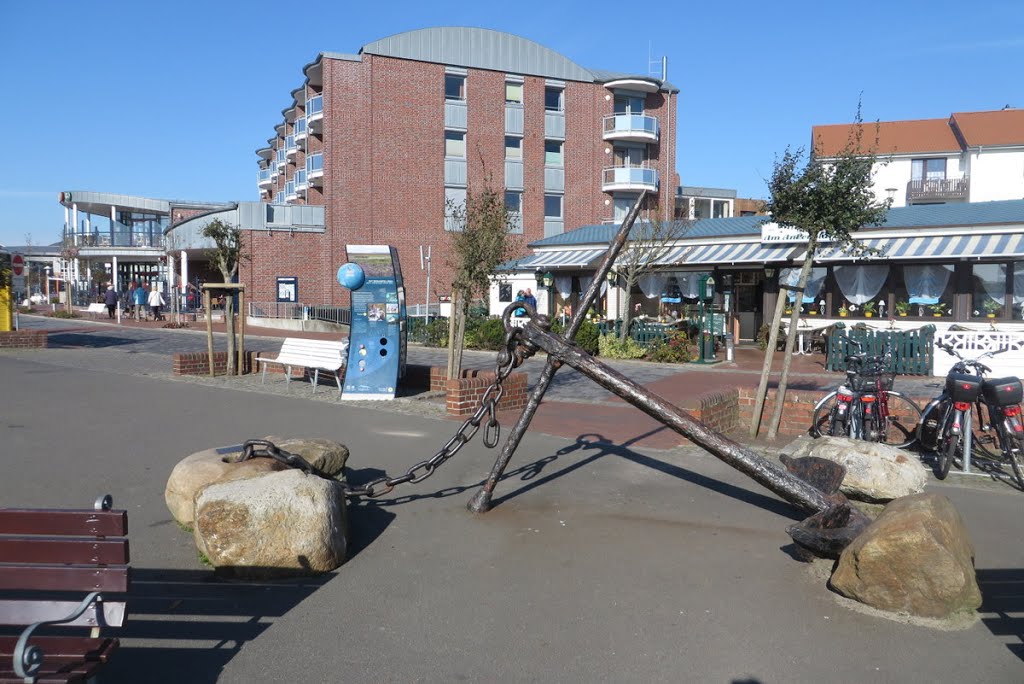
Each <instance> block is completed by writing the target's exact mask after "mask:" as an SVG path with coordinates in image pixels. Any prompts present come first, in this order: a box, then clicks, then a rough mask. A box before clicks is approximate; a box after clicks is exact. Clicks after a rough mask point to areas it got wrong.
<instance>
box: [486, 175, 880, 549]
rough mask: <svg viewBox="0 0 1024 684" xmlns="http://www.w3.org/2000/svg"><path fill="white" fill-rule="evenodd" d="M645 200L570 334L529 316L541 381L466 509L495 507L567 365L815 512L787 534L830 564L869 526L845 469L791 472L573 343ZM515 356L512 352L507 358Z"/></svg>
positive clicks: (526, 339) (529, 342)
mask: <svg viewBox="0 0 1024 684" xmlns="http://www.w3.org/2000/svg"><path fill="white" fill-rule="evenodd" d="M645 194H646V193H641V195H640V197H639V198H637V201H636V204H634V205H633V208H632V209H630V212H629V214H628V215H627V217H626V220H625V221H623V223H622V226H621V228H620V229H619V231H618V233H617V234H616V236H615V238H614V239H613V240H612V242H611V244H610V246H609V249H608V252H607V254H606V255H605V258H604V260H603V261H602V262H601V265H600V266H599V267H598V269H597V272H596V274H595V276H594V278H593V280H591V283H590V286H589V287H588V288H587V291H586V293H585V294H584V296H583V298H582V302H581V304H580V305H579V306H578V307H577V308H576V311H575V312H574V313H573V316H572V318H571V319H570V321H569V324H568V326H567V327H566V329H565V335H564V336H561V335H556V334H554V333H551V332H550V330H549V328H550V326H551V321H550V320H549V318H548V317H547V316H543V315H537V314H536V312H534V311H532V310H529V309H530V307H527V308H528V313H529V315H530V319H529V320H528V321H527V323H526V325H525V326H523V327H521V328H519V329H518V331H516V332H515V334H516V335H518V346H517V347H516V350H515V353H514V356H515V358H516V365H517V366H518V365H519V364H521V363H522V362H523V361H524V360H525V359H526V358H527V357H529V356H532V355H533V354H535V353H536V352H537V351H539V350H543V351H544V352H546V353H547V360H546V362H545V364H544V369H543V370H542V371H541V375H540V379H539V381H538V383H537V385H536V387H535V388H534V390H533V392H532V393H531V394H530V397H529V399H528V401H527V404H526V407H525V408H524V409H523V412H522V413H521V414H520V416H519V418H518V420H517V421H516V423H515V425H513V427H512V428H511V430H510V431H509V435H508V438H507V439H506V441H505V444H504V446H503V448H502V451H501V454H500V455H499V456H498V458H497V460H496V461H495V463H494V465H493V466H492V468H491V471H490V473H489V474H488V476H487V479H486V480H485V481H484V484H483V485H482V486H481V487H480V489H479V490H478V491H477V493H476V494H475V495H474V496H473V497H472V498H471V499H470V500H469V502H468V503H467V507H468V508H469V509H470V510H471V511H473V512H474V513H484V512H486V511H488V510H490V508H491V502H492V498H493V494H494V489H495V487H496V486H497V484H498V481H499V480H500V478H501V476H502V473H503V472H504V471H505V468H506V467H508V464H509V461H510V460H511V458H512V456H513V455H514V454H515V451H516V449H517V448H518V446H519V443H520V442H521V441H522V438H523V435H524V434H525V433H526V430H527V428H528V427H529V425H530V422H531V420H532V419H533V416H534V414H536V412H537V408H538V407H539V406H540V403H541V400H542V399H543V397H544V394H545V393H546V392H547V389H548V386H549V385H550V383H551V380H552V378H553V377H554V375H555V372H556V371H557V370H558V368H560V367H561V366H562V365H563V364H566V365H568V366H570V367H572V368H575V369H576V370H578V371H579V372H581V373H583V374H584V375H585V376H587V377H588V378H590V379H591V380H593V381H594V382H596V383H597V384H598V385H600V386H601V387H604V388H605V389H607V390H608V391H610V392H612V393H613V394H615V395H617V396H619V397H620V398H622V399H623V400H625V401H627V402H629V403H630V404H632V405H633V406H635V407H636V408H638V409H640V410H641V411H643V412H644V413H646V414H647V415H649V416H651V417H652V418H654V419H655V420H657V421H659V422H661V423H662V424H663V425H665V426H666V427H669V428H671V429H672V430H674V431H676V432H677V433H679V434H681V435H683V436H684V437H686V438H687V439H689V440H690V441H692V442H693V443H695V444H697V445H698V446H701V447H703V448H704V449H705V450H707V451H708V452H710V453H711V454H712V455H714V456H716V457H717V458H719V459H721V460H722V461H724V462H725V463H727V464H728V465H730V466H732V467H734V468H736V469H737V470H739V471H740V472H742V473H744V474H745V475H747V476H749V477H750V478H752V479H753V480H755V481H756V482H758V483H760V484H761V485H763V486H764V487H766V488H767V489H769V490H771V491H772V492H774V493H776V494H777V495H779V496H780V497H782V498H783V499H784V500H786V501H788V502H790V503H792V504H794V505H795V506H797V507H798V508H800V509H801V510H803V511H806V512H808V513H810V514H811V515H810V517H808V518H806V519H805V520H804V521H802V522H800V523H797V524H796V525H792V526H790V527H789V528H787V530H786V531H787V532H788V533H789V535H790V536H791V537H792V538H793V540H794V541H795V542H796V543H797V546H798V547H799V548H801V549H806V550H809V551H811V552H813V553H815V554H817V555H822V556H826V557H830V558H836V557H838V555H839V553H840V552H841V551H842V549H843V548H845V547H846V546H847V545H849V543H850V542H851V541H853V539H854V538H855V537H856V536H857V535H858V534H860V532H861V531H862V530H863V529H864V528H865V527H866V526H867V525H868V523H869V522H870V521H869V519H868V518H867V516H865V515H864V514H863V513H861V512H860V511H859V510H858V509H856V508H854V507H852V506H851V505H850V502H849V501H848V500H847V499H846V497H845V496H844V495H843V494H842V493H841V492H840V491H839V486H840V485H841V484H842V481H843V477H845V475H846V469H845V468H844V467H843V466H841V465H839V464H837V463H834V462H832V461H828V460H825V459H821V458H814V457H806V458H801V459H787V458H783V459H782V463H783V465H784V466H785V468H783V467H780V466H779V465H777V464H775V463H774V462H772V461H769V460H767V459H765V458H763V457H762V456H760V455H758V454H757V453H755V452H754V451H752V450H751V449H748V448H747V447H745V446H743V445H741V444H739V443H737V442H735V441H733V440H731V439H729V438H727V437H725V436H724V435H722V434H720V433H718V432H715V431H714V430H712V429H711V428H709V427H708V426H707V425H705V424H704V423H702V422H701V421H699V420H697V419H695V418H693V417H691V416H689V415H687V414H686V413H684V412H683V411H682V409H680V408H679V407H678V406H675V405H674V404H672V403H671V402H669V401H667V400H666V399H663V398H662V397H659V396H658V395H657V394H655V393H654V392H651V391H650V390H648V389H647V388H645V387H643V386H641V385H638V384H637V383H635V382H633V381H632V380H630V379H629V378H627V377H625V376H624V375H622V374H620V373H618V372H617V371H615V370H614V369H612V368H610V367H608V366H606V365H605V364H603V363H601V362H600V361H599V360H597V359H595V358H593V357H592V356H590V355H589V354H587V353H586V352H584V351H582V350H581V349H579V348H578V347H576V346H575V345H574V344H573V338H574V337H575V335H576V332H577V331H578V330H579V327H580V325H581V324H582V323H583V317H584V313H585V312H586V311H588V310H589V309H590V306H591V304H592V303H593V302H594V301H595V300H596V298H597V293H598V289H599V287H600V285H601V283H603V282H604V279H605V276H606V275H607V273H608V272H609V271H610V270H611V268H612V265H613V264H614V262H615V258H616V256H617V255H618V254H619V252H620V251H621V250H622V248H623V245H624V244H625V242H626V239H627V237H628V235H629V232H630V229H631V228H632V226H633V223H634V222H635V221H636V219H637V216H638V215H639V213H640V206H641V203H642V202H643V199H644V196H645ZM522 305H523V304H522V302H513V303H512V304H511V305H509V307H507V308H506V309H505V312H504V314H503V320H504V323H505V330H506V331H507V332H510V333H511V332H513V326H512V323H511V314H512V311H513V309H514V308H515V307H519V306H522ZM502 353H508V352H502Z"/></svg>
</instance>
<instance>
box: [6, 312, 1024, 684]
mask: <svg viewBox="0 0 1024 684" xmlns="http://www.w3.org/2000/svg"><path fill="white" fill-rule="evenodd" d="M22 322H23V323H24V325H25V327H29V328H34V327H46V328H48V329H51V330H52V331H53V332H52V333H51V346H52V348H51V349H47V350H23V351H12V352H2V353H0V378H3V387H4V388H5V391H4V392H3V393H2V395H0V415H2V419H0V445H2V446H0V450H2V453H3V456H4V458H3V461H4V463H5V464H6V465H7V466H8V470H7V474H6V476H5V477H3V478H2V479H0V501H2V502H3V505H4V506H62V507H72V506H75V507H77V506H88V505H91V503H92V501H93V500H94V499H95V497H96V496H97V495H98V494H102V493H110V494H112V495H113V497H114V500H115V503H116V505H117V507H123V508H125V509H127V510H128V516H129V528H130V532H129V536H130V540H131V553H132V567H133V573H134V574H133V586H132V593H131V595H130V597H129V610H130V616H129V619H128V621H127V625H126V627H125V628H124V629H123V630H122V631H121V636H122V650H121V651H120V652H119V653H118V654H117V655H116V657H115V658H114V659H113V662H112V663H111V667H110V668H109V669H108V671H107V676H106V677H105V678H104V681H106V682H143V681H145V682H198V683H205V682H239V683H241V682H282V681H300V680H301V681H311V682H328V681H332V682H333V681H339V682H341V681H344V682H451V681H472V682H484V681H487V682H491V681H500V682H527V681H530V682H690V681H692V682H764V683H768V682H851V681H866V680H871V681H880V682H934V681H950V680H954V679H955V680H961V681H984V682H1020V681H1022V680H1024V532H1022V526H1021V512H1022V511H1024V494H1022V493H1021V492H1019V491H1017V490H1015V489H1013V488H1012V487H1010V486H1008V485H1005V484H1004V483H993V482H988V481H984V480H980V479H964V478H961V479H957V480H951V481H949V483H938V482H935V483H933V484H932V485H930V489H931V490H932V491H936V492H940V493H942V494H944V495H947V496H949V497H950V498H951V499H952V500H953V502H954V503H955V504H956V506H957V507H958V509H959V510H960V512H961V515H962V516H963V517H964V520H965V523H966V525H967V527H968V529H969V531H970V533H971V536H972V539H973V541H974V544H975V546H976V565H977V568H978V579H979V583H980V584H981V588H982V592H983V595H984V597H985V604H984V605H983V607H982V609H981V611H979V618H980V619H979V620H977V621H976V622H974V623H973V624H971V625H969V626H966V627H964V628H962V629H958V630H943V629H934V628H932V627H927V626H922V625H919V624H912V623H909V622H907V621H899V620H893V619H887V618H883V617H880V616H877V615H873V614H870V613H869V612H868V611H866V610H865V609H863V608H860V607H859V606H857V605H855V604H852V603H850V602H848V601H845V600H843V599H840V598H838V597H837V596H836V595H835V594H833V593H832V592H830V591H829V590H828V589H827V587H826V583H825V581H826V578H827V576H828V571H829V565H828V564H826V563H824V562H818V563H814V564H804V563H800V562H798V561H797V560H795V559H794V558H793V557H792V556H791V555H790V553H789V548H790V539H789V537H788V536H787V535H786V533H785V527H786V526H787V525H789V524H791V523H792V522H793V521H794V520H799V519H800V518H801V517H802V516H801V515H800V514H799V513H798V512H797V511H795V510H794V509H793V508H792V507H790V506H789V505H788V504H785V503H784V502H782V501H780V500H779V499H778V498H776V497H775V496H774V495H772V494H771V493H769V492H767V491H766V490H764V489H762V488H761V487H760V486H758V485H756V484H755V483H754V482H752V481H750V480H748V479H747V478H745V477H744V476H742V475H741V474H739V473H738V472H736V471H734V470H732V469H731V468H729V467H728V466H726V465H724V464H723V463H721V462H720V461H718V460H717V459H715V458H714V457H712V456H710V455H708V454H706V453H705V452H703V451H702V450H700V449H697V448H694V447H679V446H673V447H671V448H656V447H655V446H652V444H654V442H652V438H651V436H650V435H647V434H646V433H643V432H637V430H640V429H642V425H641V424H639V423H636V424H631V425H628V426H626V427H622V426H620V425H616V424H614V423H612V422H609V421H607V419H606V418H600V417H599V418H596V419H594V420H592V421H591V423H590V424H589V425H588V426H586V429H580V428H579V427H578V423H577V422H576V421H568V420H560V419H559V415H561V414H563V413H566V414H567V413H570V412H571V413H572V414H574V415H575V414H577V413H580V414H583V415H586V412H587V407H588V406H589V407H591V408H592V409H594V415H597V416H605V415H606V414H605V413H601V412H600V411H597V410H596V409H598V408H607V409H608V410H609V411H610V410H611V408H610V407H613V406H614V405H615V404H616V403H621V402H618V400H617V399H616V398H614V397H610V396H609V395H608V394H607V393H606V392H605V391H604V390H601V389H600V388H597V387H596V386H595V385H593V383H590V381H588V380H586V379H585V378H582V377H580V376H579V375H578V374H576V373H574V372H566V371H565V370H564V369H563V370H562V371H559V374H558V375H557V376H556V382H555V384H554V386H553V388H552V391H551V392H550V394H549V398H548V400H547V401H545V403H544V404H543V405H542V406H541V409H540V413H539V415H538V423H541V421H542V416H546V417H544V418H543V420H546V421H548V422H546V423H543V424H541V425H539V427H538V429H536V430H531V431H530V432H529V433H528V434H527V436H526V439H525V440H524V442H523V444H522V445H521V447H520V448H519V450H518V452H517V454H516V457H515V459H514V460H513V462H512V465H511V466H510V468H509V471H508V473H507V476H506V478H505V480H504V481H503V482H502V483H501V484H500V485H499V488H498V490H497V493H496V494H497V498H496V507H495V508H494V510H492V511H491V512H489V513H487V514H484V515H479V516H477V515H473V514H471V513H469V512H468V511H467V510H466V508H465V504H466V501H467V500H468V499H469V497H470V496H471V495H472V493H473V492H474V491H475V490H476V487H477V485H478V484H479V482H480V480H481V479H482V478H483V476H484V475H485V474H486V472H487V470H488V469H489V468H490V465H491V463H492V462H493V460H494V458H495V457H496V455H497V452H496V451H489V450H487V449H485V448H484V447H483V446H482V445H481V444H480V440H479V439H477V440H475V441H474V442H473V443H471V444H470V445H468V446H467V447H466V448H465V449H463V450H462V451H461V452H459V454H458V455H457V456H456V457H455V458H454V459H452V460H451V461H449V462H448V463H447V464H445V465H444V466H443V467H442V468H440V469H439V470H438V471H437V473H436V475H434V477H432V478H431V479H429V480H427V481H425V482H423V483H420V484H418V485H406V486H404V487H402V488H400V489H396V490H395V491H394V492H393V494H392V495H389V496H386V497H384V498H383V499H381V500H376V501H363V502H357V503H354V504H353V505H352V506H350V526H351V543H352V547H353V548H352V552H351V558H350V560H349V561H348V562H347V563H346V564H345V565H343V566H342V567H341V568H340V569H338V570H337V571H336V572H334V573H331V574H329V575H327V576H324V577H320V578H316V579H308V580H295V581H285V582H274V583H264V584H253V583H241V582H222V581H217V580H215V579H214V578H213V576H212V572H211V571H210V570H209V569H208V568H206V567H204V566H203V565H202V564H201V563H200V561H199V560H198V558H197V555H196V551H195V547H194V545H193V543H192V540H191V536H190V535H189V534H188V533H186V532H184V531H182V530H181V529H180V528H179V527H178V526H177V525H176V524H175V523H174V522H173V521H172V520H171V518H170V515H169V513H168V511H167V509H166V507H165V505H164V502H163V489H164V484H165V483H166V480H167V476H168V475H169V473H170V471H171V468H172V467H173V466H174V464H175V463H177V462H178V461H179V460H180V459H181V458H183V457H184V456H186V455H188V454H190V453H193V452H196V451H200V450H203V449H206V448H209V447H212V446H220V445H227V444H236V443H239V442H242V441H244V440H246V439H250V438H257V437H263V436H266V435H271V434H273V435H280V436H302V437H324V438H330V439H336V440H339V441H341V442H343V443H345V444H347V445H348V446H349V448H350V449H351V453H352V456H351V459H350V461H349V468H350V472H349V479H350V480H351V481H353V482H357V483H358V482H362V481H366V480H368V479H370V478H373V477H376V476H378V475H380V474H381V473H382V472H387V473H389V474H395V473H398V472H402V471H404V470H405V469H406V468H407V467H409V466H410V465H411V464H412V463H414V462H416V461H419V460H423V459H426V458H429V457H431V456H432V455H433V454H434V453H435V452H436V451H437V450H438V449H439V448H440V447H441V446H442V445H443V444H444V443H445V442H446V441H447V440H448V438H449V437H450V436H451V434H452V433H453V431H454V429H455V428H456V427H457V425H458V423H456V422H453V421H452V420H450V419H448V418H447V417H445V416H444V415H442V412H441V410H440V408H439V404H438V402H436V401H433V400H432V399H431V398H430V397H406V398H403V399H402V400H400V401H398V402H395V403H383V404H373V405H371V404H367V403H363V402H359V403H351V402H345V403H341V402H338V401H337V396H336V392H335V393H332V392H331V391H330V389H329V387H328V386H326V385H325V386H323V387H322V388H320V389H319V391H318V392H317V395H316V397H313V396H312V395H311V394H310V391H309V386H308V384H307V385H303V383H296V382H293V383H291V387H290V388H288V389H287V391H285V386H284V383H283V382H280V379H279V378H278V379H277V380H276V381H275V382H272V383H271V382H269V381H268V384H267V385H265V386H264V385H260V384H259V380H258V378H256V377H250V378H245V379H223V378H218V379H180V378H174V377H173V376H171V374H170V369H171V364H170V354H171V353H173V352H176V351H204V350H205V348H206V339H205V336H204V335H203V334H199V333H197V332H195V331H179V330H163V329H159V328H142V327H129V326H111V325H106V324H98V323H91V322H79V321H56V320H46V319H39V318H35V317H23V318H22ZM275 344H278V345H279V344H280V338H279V337H269V336H252V337H247V346H248V347H249V348H252V349H265V350H268V351H269V350H272V349H274V348H275V347H274V345H275ZM441 355H443V352H442V351H437V350H426V349H422V348H414V349H412V350H411V352H410V360H411V361H413V362H417V363H431V362H437V360H438V359H439V358H440V356H441ZM432 359H433V360H432ZM468 363H469V364H472V365H476V366H479V367H486V366H487V365H488V364H490V363H493V354H492V353H488V354H483V353H480V354H477V353H470V354H469V362H468ZM616 366H617V367H619V368H620V369H622V368H625V369H626V370H624V371H623V372H626V373H627V375H629V376H630V377H632V378H633V379H635V380H637V381H638V382H640V383H642V384H645V385H649V386H665V387H668V386H669V385H672V386H677V387H682V388H683V389H680V390H679V392H680V393H684V392H687V391H689V392H694V391H703V390H704V389H706V387H705V385H706V383H707V382H711V381H713V380H714V379H712V380H708V379H707V378H709V377H710V376H708V375H705V374H700V375H697V374H695V372H693V371H690V370H688V369H680V368H679V367H674V366H662V365H657V364H641V363H625V362H624V363H623V364H621V365H620V364H616ZM540 367H541V362H540V361H539V360H537V359H533V360H531V361H530V362H529V363H528V364H527V366H526V368H525V370H526V371H527V372H529V373H530V374H531V378H535V377H536V373H537V372H539V370H540ZM709 372H712V373H713V372H714V371H709ZM717 377H719V378H720V379H719V380H717V381H718V382H721V383H723V386H727V385H728V383H733V384H736V383H738V382H749V379H748V378H747V376H746V375H744V374H743V372H741V371H739V370H737V371H736V372H734V373H733V374H731V375H730V374H728V373H724V372H723V373H720V375H719V376H717ZM801 378H802V380H801V381H804V382H807V383H808V384H812V383H816V382H818V381H819V378H818V376H815V375H812V374H807V375H806V376H801ZM827 380H828V378H825V379H824V380H821V381H822V382H824V381H827ZM754 382H755V383H756V376H755V377H754ZM698 383H699V387H690V384H698ZM616 410H621V411H622V412H623V413H622V414H621V415H625V411H626V410H630V411H631V409H629V407H625V406H619V407H617V409H616ZM607 415H612V414H607ZM614 415H620V414H617V413H616V414H614ZM560 424H561V425H563V427H559V425H560ZM566 424H568V425H570V426H571V428H570V427H564V425H566ZM503 427H504V428H506V430H507V428H508V427H509V423H508V422H505V423H504V424H503ZM655 429H656V428H655Z"/></svg>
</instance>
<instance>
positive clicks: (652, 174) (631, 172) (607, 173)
mask: <svg viewBox="0 0 1024 684" xmlns="http://www.w3.org/2000/svg"><path fill="white" fill-rule="evenodd" d="M657 189H658V170H657V169H652V168H651V167H650V166H648V165H647V163H646V162H644V163H643V164H641V165H639V166H613V167H611V168H607V169H605V170H604V172H603V174H602V177H601V191H602V192H613V191H615V190H650V191H656V190H657Z"/></svg>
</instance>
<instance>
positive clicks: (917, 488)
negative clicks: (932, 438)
mask: <svg viewBox="0 0 1024 684" xmlns="http://www.w3.org/2000/svg"><path fill="white" fill-rule="evenodd" d="M789 451H790V454H791V455H792V457H793V458H801V457H804V456H815V457H818V458H824V459H827V460H829V461H834V462H835V463H839V464H840V465H842V466H844V467H845V468H846V477H845V478H843V485H842V487H841V491H842V492H843V493H844V494H846V495H847V496H848V497H850V498H851V499H856V500H858V501H869V502H872V503H876V502H885V501H892V500H893V499H897V498H899V497H901V496H908V495H910V494H919V493H920V492H923V491H924V487H925V485H926V484H927V483H928V471H927V470H926V469H925V467H924V465H923V464H922V463H921V461H920V460H919V459H917V458H916V457H914V456H912V455H910V454H907V453H906V452H904V451H903V450H902V449H897V448H896V447H892V446H889V445H887V444H879V443H877V442H865V441H862V440H858V439H847V438H845V437H821V438H820V439H814V440H811V439H808V440H800V442H799V443H798V444H797V445H796V446H795V448H793V449H792V450H789Z"/></svg>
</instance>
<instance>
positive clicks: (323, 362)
mask: <svg viewBox="0 0 1024 684" xmlns="http://www.w3.org/2000/svg"><path fill="white" fill-rule="evenodd" d="M347 357H348V339H347V338H346V339H342V340H310V339H305V338H302V337H286V338H285V340H284V344H282V345H281V351H280V352H278V354H277V357H276V358H271V357H269V356H257V357H256V363H262V364H263V378H262V380H261V382H264V383H265V382H266V381H267V364H269V363H276V364H277V365H279V366H284V368H285V379H286V381H287V382H291V379H292V366H295V367H297V368H305V369H306V370H307V371H310V370H311V371H313V374H312V377H311V378H310V379H309V381H310V383H312V385H313V392H314V393H316V386H317V384H318V383H319V382H320V371H325V372H328V373H333V374H334V380H335V382H337V383H338V392H339V393H340V392H341V371H342V369H343V368H344V367H345V361H346V360H347Z"/></svg>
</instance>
